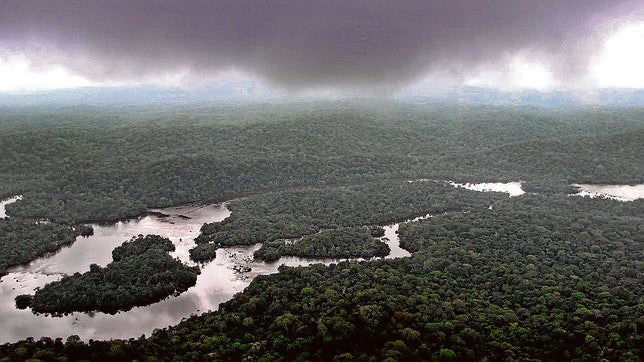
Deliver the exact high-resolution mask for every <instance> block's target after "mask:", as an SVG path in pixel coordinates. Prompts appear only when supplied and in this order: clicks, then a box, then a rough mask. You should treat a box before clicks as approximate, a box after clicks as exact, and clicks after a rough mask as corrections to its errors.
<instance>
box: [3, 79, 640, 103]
mask: <svg viewBox="0 0 644 362" xmlns="http://www.w3.org/2000/svg"><path fill="white" fill-rule="evenodd" d="M306 99H308V98H306ZM396 99H398V100H400V101H403V102H411V103H421V104H426V103H437V102H440V103H444V102H457V103H467V104H491V105H531V106H538V107H548V108H560V107H579V106H586V105H597V106H644V90H641V89H602V90H596V91H586V92H582V93H579V92H570V91H553V92H539V91H536V90H522V91H514V92H510V91H501V90H495V89H488V88H477V87H457V88H450V89H448V90H446V91H438V92H432V93H426V94H420V95H415V94H404V95H399V96H397V97H396ZM268 100H283V99H282V98H280V96H279V94H273V93H271V91H270V90H267V89H265V88H262V87H261V86H259V85H258V83H257V82H254V81H240V82H234V83H225V84H218V85H209V86H203V87H195V88H194V89H192V88H191V89H184V88H165V87H156V86H137V87H86V88H76V89H64V90H53V91H42V92H34V93H23V94H0V106H34V105H38V106H49V105H61V106H63V105H76V104H88V105H110V104H127V105H135V104H159V103H187V102H212V101H236V102H237V101H241V102H244V101H246V102H253V101H268Z"/></svg>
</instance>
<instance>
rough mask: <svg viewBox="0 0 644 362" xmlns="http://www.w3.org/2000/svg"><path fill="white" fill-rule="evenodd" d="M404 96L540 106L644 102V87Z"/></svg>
mask: <svg viewBox="0 0 644 362" xmlns="http://www.w3.org/2000/svg"><path fill="white" fill-rule="evenodd" d="M401 100H404V101H411V102H414V103H434V102H445V101H452V102H463V103H473V104H493V105H532V106H540V107H554V108H557V107H578V106H585V105H597V106H644V90H642V89H615V88H610V89H600V90H594V91H585V92H571V91H552V92H539V91H536V90H522V91H514V92H510V91H501V90H495V89H488V88H477V87H459V88H452V89H450V90H448V91H447V92H441V93H433V94H425V95H418V96H413V95H409V96H403V97H401Z"/></svg>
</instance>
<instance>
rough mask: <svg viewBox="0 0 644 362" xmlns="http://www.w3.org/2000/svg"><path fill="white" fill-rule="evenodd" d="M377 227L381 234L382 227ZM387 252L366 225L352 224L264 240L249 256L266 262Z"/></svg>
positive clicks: (359, 255) (372, 254)
mask: <svg viewBox="0 0 644 362" xmlns="http://www.w3.org/2000/svg"><path fill="white" fill-rule="evenodd" d="M380 229H381V228H380ZM381 230H382V233H383V234H384V229H381ZM378 235H380V234H378ZM389 252H390V249H389V246H388V245H387V244H386V243H385V242H383V241H382V240H377V239H375V238H374V236H373V235H372V231H371V230H370V229H369V228H367V227H353V228H338V229H334V230H323V231H320V232H319V233H316V234H312V235H305V236H303V237H302V238H300V239H297V240H285V239H281V240H275V241H266V242H264V243H263V244H262V247H261V248H259V249H258V250H257V251H255V253H254V254H253V257H254V258H255V259H259V260H266V261H275V260H278V259H279V258H280V257H282V256H285V255H286V256H301V257H309V258H371V257H385V256H387V255H388V254H389Z"/></svg>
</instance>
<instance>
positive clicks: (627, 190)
mask: <svg viewBox="0 0 644 362" xmlns="http://www.w3.org/2000/svg"><path fill="white" fill-rule="evenodd" d="M572 186H575V187H578V188H579V189H580V190H581V191H579V193H577V194H574V196H588V197H605V198H609V199H613V200H618V201H635V200H637V199H641V198H644V184H639V185H591V184H572Z"/></svg>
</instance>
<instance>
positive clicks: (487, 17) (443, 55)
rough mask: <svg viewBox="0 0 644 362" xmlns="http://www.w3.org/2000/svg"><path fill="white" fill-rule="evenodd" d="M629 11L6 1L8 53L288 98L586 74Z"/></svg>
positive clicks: (377, 0)
mask: <svg viewBox="0 0 644 362" xmlns="http://www.w3.org/2000/svg"><path fill="white" fill-rule="evenodd" d="M638 3H639V2H638V1H633V0H622V1H619V0H616V1H604V0H570V1H556V0H539V1H535V0H489V1H471V0H436V1H420V0H405V1H398V0H352V1H347V0H326V1H319V0H299V1H285V0H275V1H268V0H230V1H206V0H196V1H170V0H165V1H164V0H159V1H131V0H109V1H82V0H68V1H50V0H4V1H3V2H2V4H1V5H0V49H4V50H5V51H7V50H8V51H15V52H31V53H36V54H39V58H41V59H44V60H43V61H45V59H46V61H47V62H56V63H59V64H63V65H65V66H66V67H68V68H69V69H71V70H73V71H74V72H76V73H79V74H82V75H83V76H85V77H87V78H89V79H93V80H99V81H105V80H108V81H109V80H117V81H118V80H137V79H146V78H154V76H155V75H158V74H166V73H172V72H176V71H182V72H186V73H187V74H191V75H193V76H194V77H195V78H207V77H208V76H209V75H214V74H217V73H218V72H220V71H222V70H225V69H230V68H236V69H241V70H243V71H248V72H251V73H255V74H258V75H259V76H261V77H263V78H265V79H267V80H268V81H270V82H272V83H274V84H277V85H279V86H282V87H284V88H287V89H303V88H310V87H320V86H322V87H324V86H331V87H345V86H346V87H365V88H370V87H374V88H378V87H397V86H402V85H404V84H407V83H408V82H410V81H413V80H414V79H416V78H417V77H419V76H420V75H422V74H424V73H427V72H430V71H436V70H440V71H443V72H449V73H451V74H454V75H456V76H459V75H463V74H466V73H467V72H468V71H469V70H471V69H473V68H476V67H480V66H484V65H486V64H494V63H495V62H498V61H499V60H500V59H503V58H507V57H509V56H511V55H512V54H516V53H523V54H528V56H530V57H534V58H536V59H540V60H542V61H544V62H546V63H547V64H549V65H550V66H551V67H552V69H553V71H554V73H555V75H557V76H558V77H560V78H571V79H574V78H575V75H577V74H581V72H583V70H584V69H585V66H586V65H587V62H588V58H589V56H590V54H592V51H593V49H592V47H593V44H595V45H596V42H595V40H596V39H597V37H599V36H601V34H602V26H605V25H606V24H608V23H607V22H608V21H610V20H611V19H615V18H619V17H625V16H633V14H639V15H637V16H640V15H641V13H642V6H641V5H638Z"/></svg>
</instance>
